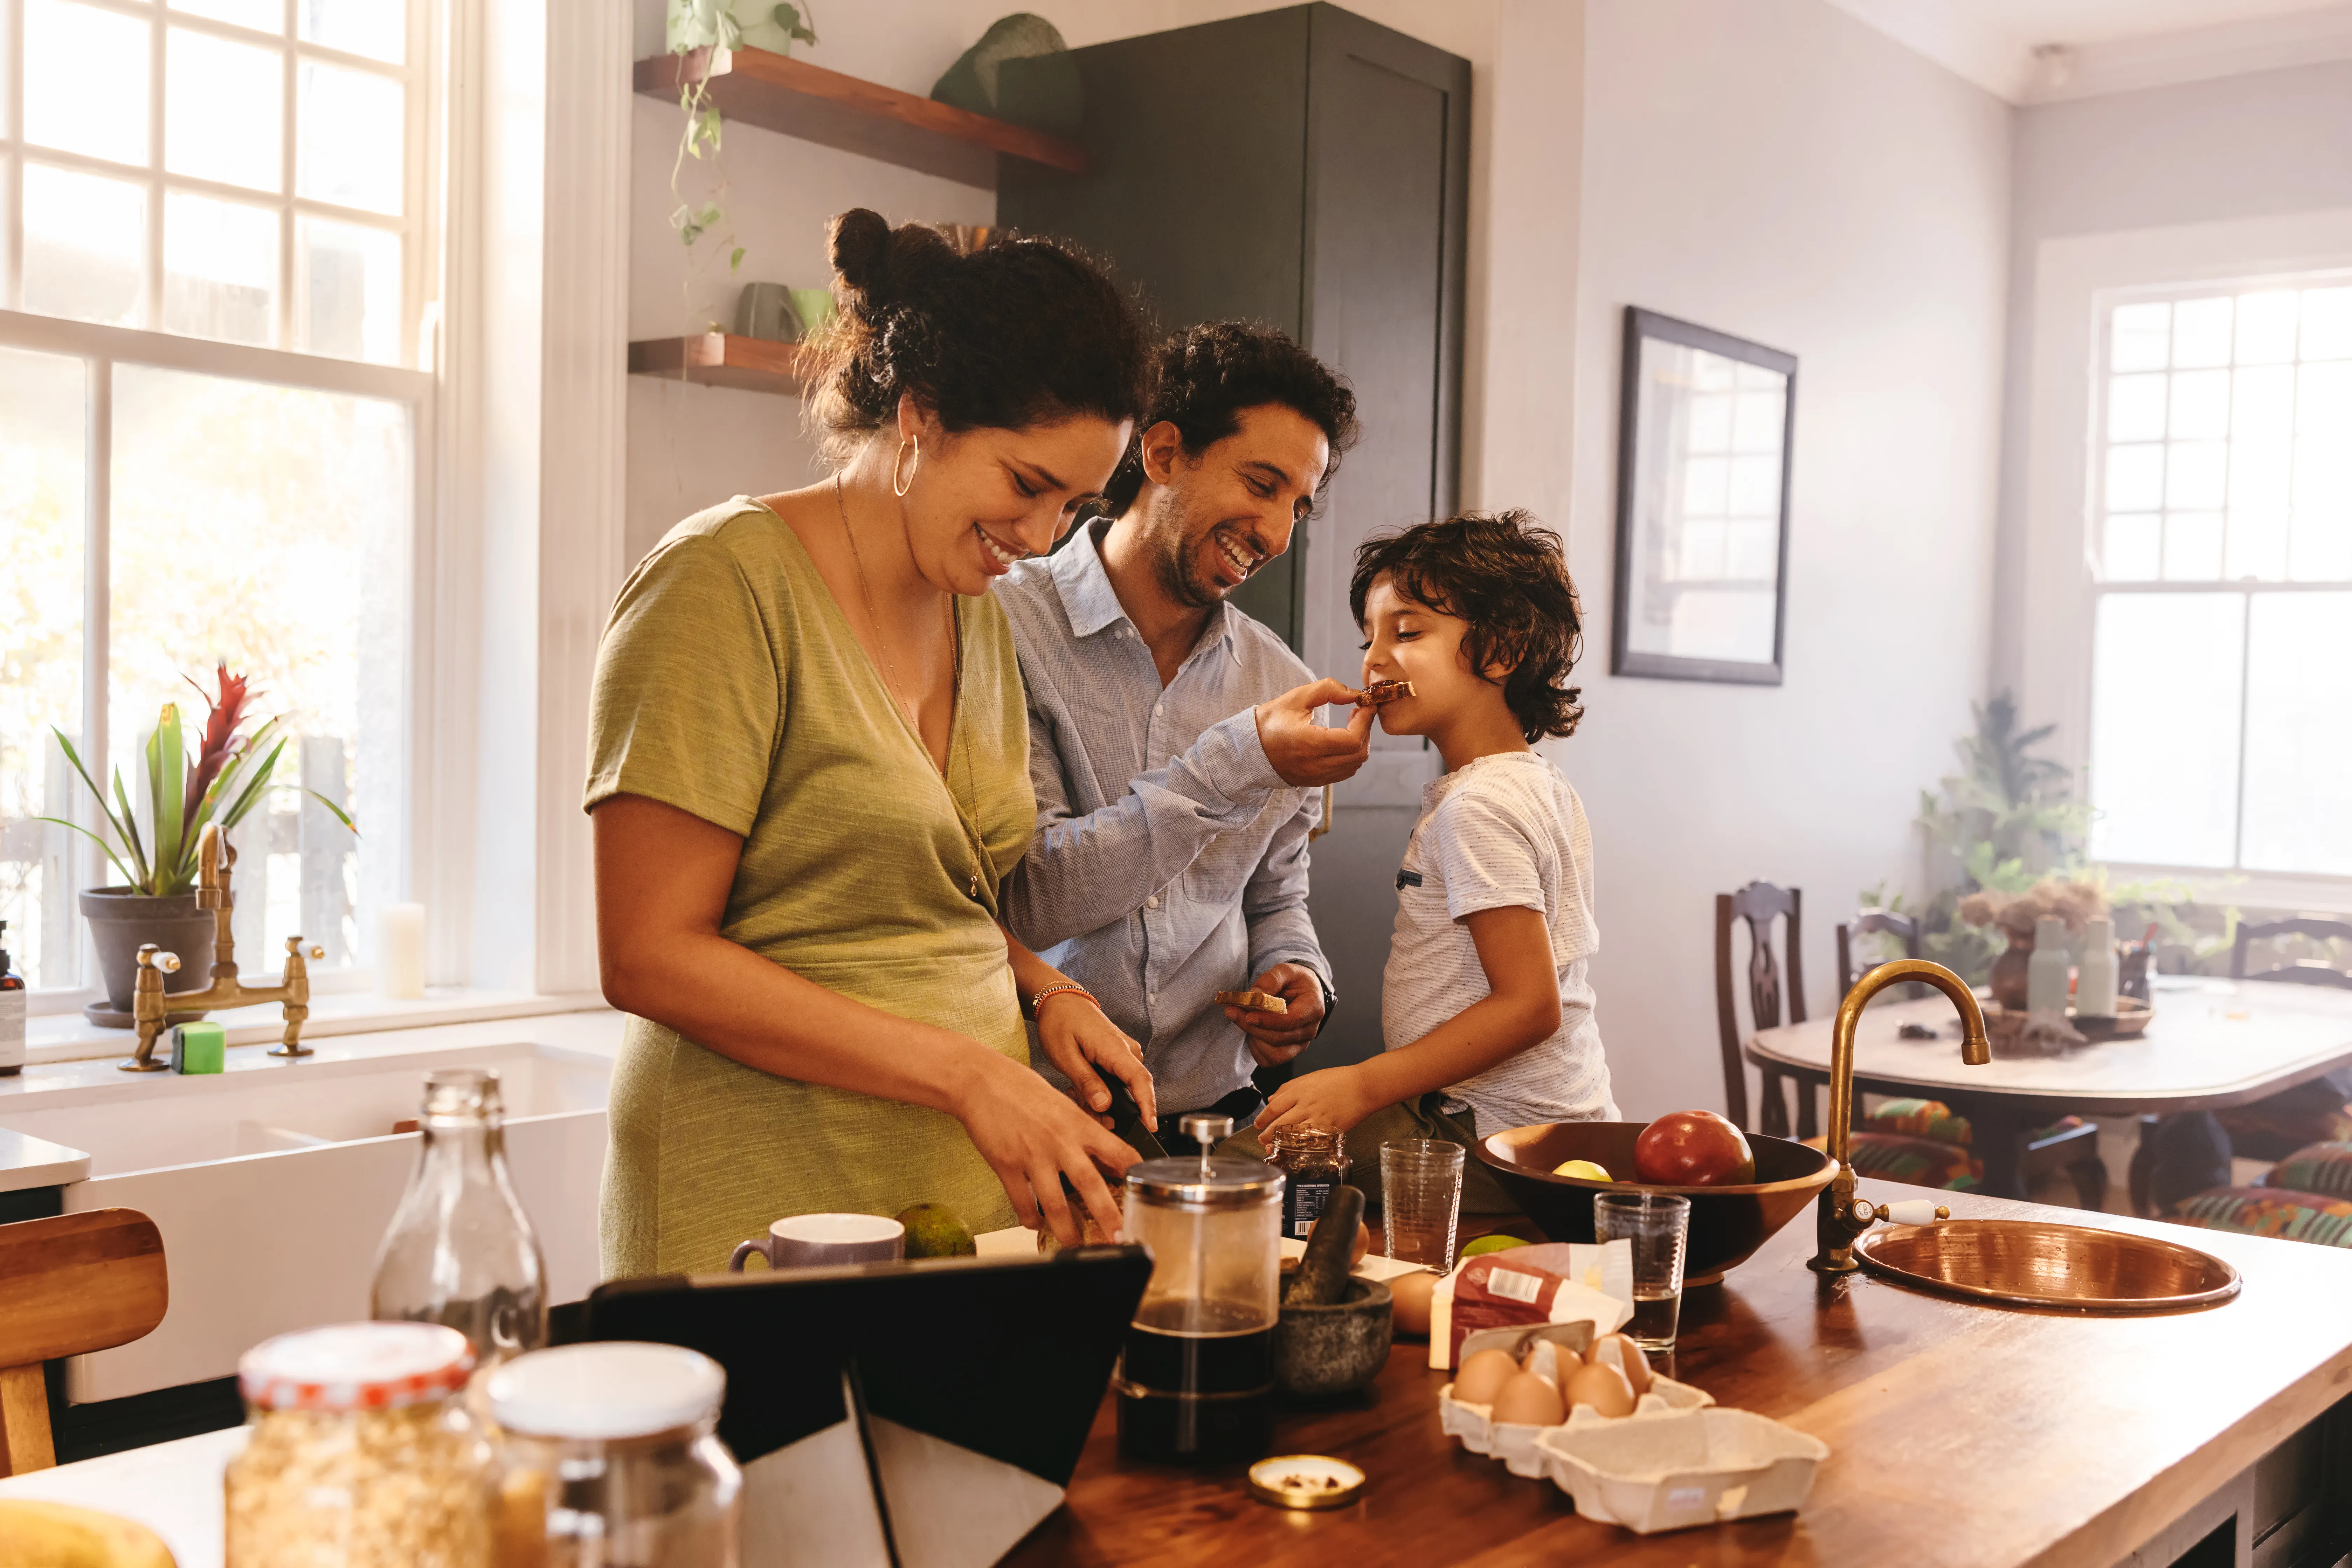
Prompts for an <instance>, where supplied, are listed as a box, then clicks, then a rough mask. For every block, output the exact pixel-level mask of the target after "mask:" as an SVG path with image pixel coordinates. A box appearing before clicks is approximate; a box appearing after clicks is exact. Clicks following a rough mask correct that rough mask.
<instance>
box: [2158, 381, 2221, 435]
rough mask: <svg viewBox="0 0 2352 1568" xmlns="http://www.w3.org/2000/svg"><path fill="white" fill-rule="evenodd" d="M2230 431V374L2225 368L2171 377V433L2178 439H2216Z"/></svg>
mask: <svg viewBox="0 0 2352 1568" xmlns="http://www.w3.org/2000/svg"><path fill="white" fill-rule="evenodd" d="M2229 433H2230V373H2229V372H2228V371H2226V370H2192V371H2185V372H2183V373H2182V374H2179V375H2176V376H2174V377H2173V378H2172V418H2171V421H2170V425H2169V429H2168V434H2169V435H2170V436H2171V437H2172V438H2173V439H2174V440H2176V441H2216V440H2219V439H2221V437H2224V436H2227V435H2228V434H2229Z"/></svg>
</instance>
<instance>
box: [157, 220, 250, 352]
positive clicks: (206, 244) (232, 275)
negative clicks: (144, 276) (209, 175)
mask: <svg viewBox="0 0 2352 1568" xmlns="http://www.w3.org/2000/svg"><path fill="white" fill-rule="evenodd" d="M163 330H164V331H167V332H184V333H186V334H187V335H188V336H190V337H196V338H219V339H222V340H224V341H225V342H233V343H259V344H262V345H264V346H265V347H266V346H268V344H270V343H272V342H276V341H277V338H278V215H277V214H276V213H275V212H273V211H270V210H269V209H268V208H265V207H249V206H247V205H244V204H242V203H240V202H216V201H214V200H213V199H212V198H211V197H209V196H192V195H187V194H186V193H185V192H183V191H173V192H170V193H168V194H166V195H165V196H164V197H163Z"/></svg>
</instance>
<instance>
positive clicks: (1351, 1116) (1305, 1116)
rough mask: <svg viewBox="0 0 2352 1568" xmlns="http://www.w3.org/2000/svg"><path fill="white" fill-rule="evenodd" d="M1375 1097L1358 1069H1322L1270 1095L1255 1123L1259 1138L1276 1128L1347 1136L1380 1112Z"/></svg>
mask: <svg viewBox="0 0 2352 1568" xmlns="http://www.w3.org/2000/svg"><path fill="white" fill-rule="evenodd" d="M1380 1108H1381V1099H1380V1096H1379V1094H1378V1093H1377V1092H1376V1091H1375V1090H1374V1089H1373V1088H1372V1086H1371V1084H1370V1081H1369V1079H1368V1076H1367V1075H1366V1074H1365V1073H1364V1072H1363V1070H1362V1069H1361V1068H1360V1067H1344V1068H1324V1069H1323V1070H1322V1071H1321V1072H1311V1073H1308V1074H1307V1076H1306V1077H1304V1078H1295V1079H1291V1080H1290V1081H1289V1082H1288V1083H1286V1084H1284V1085H1283V1086H1282V1087H1281V1088H1280V1089H1276V1090H1275V1091H1274V1098H1273V1099H1272V1100H1267V1101H1266V1102H1265V1110H1261V1111H1259V1112H1258V1113H1257V1121H1256V1123H1255V1125H1256V1127H1257V1130H1258V1131H1259V1133H1260V1134H1261V1135H1263V1134H1265V1133H1268V1132H1271V1131H1274V1130H1275V1129H1276V1128H1277V1127H1293V1126H1297V1127H1327V1128H1329V1129H1330V1130H1331V1131H1334V1132H1349V1131H1354V1129H1355V1126H1356V1124H1357V1123H1358V1122H1360V1121H1363V1120H1364V1118H1366V1117H1368V1116H1370V1114H1371V1113H1372V1112H1373V1111H1375V1110H1379V1109H1380Z"/></svg>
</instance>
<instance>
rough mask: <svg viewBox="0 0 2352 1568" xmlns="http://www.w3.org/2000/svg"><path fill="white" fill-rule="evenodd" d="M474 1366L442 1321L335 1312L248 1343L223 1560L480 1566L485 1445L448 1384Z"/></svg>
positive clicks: (487, 1528) (483, 1563)
mask: <svg viewBox="0 0 2352 1568" xmlns="http://www.w3.org/2000/svg"><path fill="white" fill-rule="evenodd" d="M473 1368H474V1356H473V1352H472V1350H471V1349H470V1348H469V1347H468V1346H467V1343H466V1336H465V1335H463V1334H461V1333H459V1332H458V1331H457V1330H455V1329H451V1328H446V1327H444V1326H442V1325H440V1324H438V1323H338V1324H333V1325H331V1326H329V1327H326V1328H318V1329H302V1330H299V1331H295V1332H293V1333H289V1334H279V1335H278V1337H277V1338H275V1339H270V1340H264V1341H263V1342H261V1343H259V1344H257V1345H256V1346H254V1347H253V1349H251V1350H249V1351H247V1352H245V1355H244V1356H243V1358H242V1359H240V1360H239V1361H238V1363H237V1382H238V1384H239V1386H240V1388H241V1389H242V1391H243V1393H244V1395H245V1405H246V1413H247V1420H248V1423H249V1426H250V1428H251V1435H250V1436H249V1437H248V1439H247V1443H246V1447H245V1451H244V1452H243V1453H241V1454H239V1455H238V1456H237V1457H236V1458H235V1459H233V1460H231V1461H230V1462H229V1466H228V1470H227V1474H226V1477H225V1479H224V1484H225V1486H226V1491H227V1499H226V1502H227V1532H226V1554H225V1557H224V1562H225V1563H226V1565H227V1568H489V1565H490V1563H491V1517H492V1507H493V1500H494V1499H495V1497H496V1495H497V1492H496V1485H495V1480H494V1471H493V1465H492V1459H491V1456H490V1451H489V1447H488V1444H487V1443H486V1442H485V1441H484V1440H483V1438H482V1436H481V1434H480V1432H479V1431H478V1429H477V1428H476V1427H475V1426H474V1424H473V1422H472V1421H471V1420H470V1419H469V1418H468V1417H467V1414H466V1410H465V1405H464V1401H463V1400H462V1399H460V1398H459V1397H458V1395H459V1394H460V1393H461V1392H462V1391H463V1390H464V1388H465V1387H466V1383H467V1378H468V1377H469V1376H470V1375H471V1374H472V1372H473Z"/></svg>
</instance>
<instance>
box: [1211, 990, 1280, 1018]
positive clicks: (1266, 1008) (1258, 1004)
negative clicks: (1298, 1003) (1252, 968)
mask: <svg viewBox="0 0 2352 1568" xmlns="http://www.w3.org/2000/svg"><path fill="white" fill-rule="evenodd" d="M1217 1000H1218V1001H1220V1002H1222V1003H1223V1004H1224V1005H1226V1006H1228V1007H1240V1008H1243V1009H1244V1010H1245V1011H1248V1012H1254V1013H1287V1012H1289V1011H1290V1004H1289V1003H1287V1002H1286V1001H1284V1000H1283V999H1282V998H1281V997H1279V996H1276V994H1274V993H1272V992H1270V991H1220V992H1218V993H1217Z"/></svg>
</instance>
